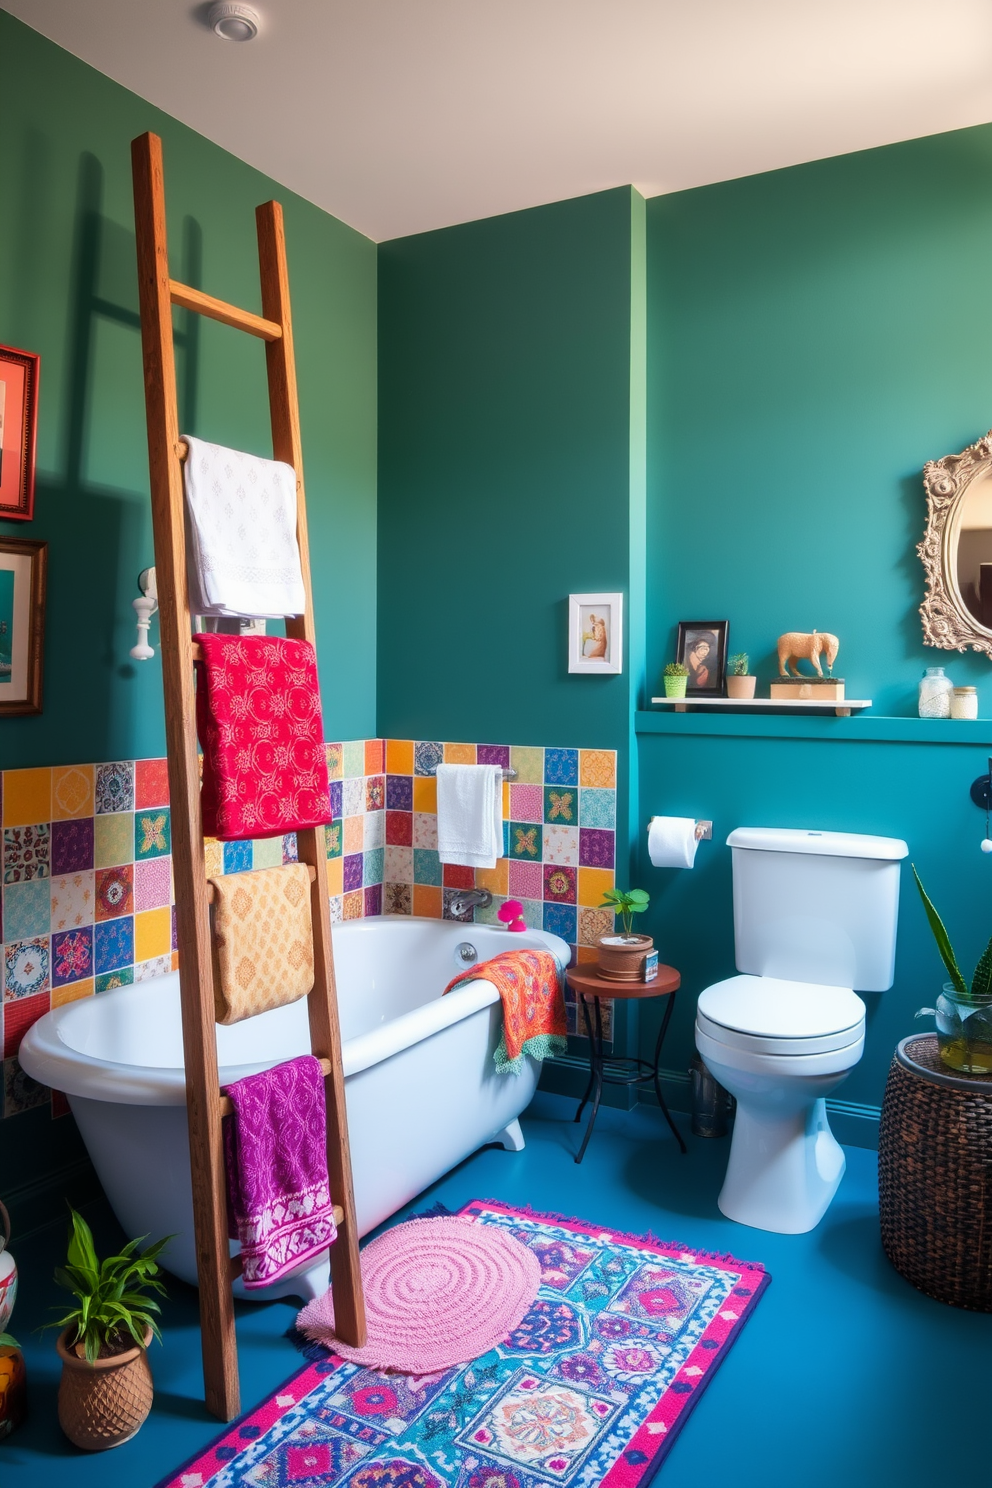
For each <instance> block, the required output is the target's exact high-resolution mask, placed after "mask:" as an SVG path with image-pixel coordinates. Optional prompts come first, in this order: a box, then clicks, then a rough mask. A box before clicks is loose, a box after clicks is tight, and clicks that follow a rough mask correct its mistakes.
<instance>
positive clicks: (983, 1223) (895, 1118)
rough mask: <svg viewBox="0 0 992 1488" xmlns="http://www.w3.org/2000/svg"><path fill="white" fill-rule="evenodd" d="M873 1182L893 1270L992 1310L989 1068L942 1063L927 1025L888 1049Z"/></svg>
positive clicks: (951, 1299) (959, 1303)
mask: <svg viewBox="0 0 992 1488" xmlns="http://www.w3.org/2000/svg"><path fill="white" fill-rule="evenodd" d="M878 1186H879V1217H880V1219H881V1224H882V1245H883V1247H884V1249H885V1253H886V1255H887V1256H888V1258H889V1260H890V1261H891V1262H892V1264H893V1266H895V1268H896V1270H897V1271H898V1272H899V1273H900V1274H901V1275H902V1276H905V1278H906V1280H907V1281H911V1282H912V1283H913V1285H914V1286H916V1287H919V1289H920V1291H921V1292H926V1294H927V1296H928V1297H935V1298H936V1299H937V1301H938V1302H947V1303H950V1305H951V1306H952V1307H967V1308H970V1309H971V1310H972V1311H974V1312H992V1076H989V1075H964V1074H961V1075H955V1074H951V1073H950V1072H948V1071H947V1070H946V1067H945V1066H943V1065H942V1064H941V1062H940V1056H939V1054H938V1052H937V1039H936V1035H935V1034H924V1035H922V1036H921V1035H915V1036H914V1037H910V1038H906V1039H903V1040H902V1042H901V1043H900V1045H899V1047H898V1048H897V1050H896V1053H895V1058H894V1059H893V1061H892V1067H891V1069H890V1070H889V1078H888V1082H887V1083H886V1087H885V1099H884V1101H883V1103H882V1124H881V1130H880V1132H879V1143H878Z"/></svg>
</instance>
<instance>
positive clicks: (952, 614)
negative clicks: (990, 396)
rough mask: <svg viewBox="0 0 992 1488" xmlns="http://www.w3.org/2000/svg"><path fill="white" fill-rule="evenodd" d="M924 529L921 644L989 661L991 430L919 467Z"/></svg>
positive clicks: (991, 653)
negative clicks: (973, 653)
mask: <svg viewBox="0 0 992 1488" xmlns="http://www.w3.org/2000/svg"><path fill="white" fill-rule="evenodd" d="M923 484H924V486H925V488H926V493H927V527H926V532H925V533H924V534H923V541H922V542H921V543H919V544H918V545H917V549H916V551H917V552H918V553H919V555H920V559H921V561H922V563H923V567H924V570H925V571H926V578H927V592H926V596H925V598H924V600H923V603H922V604H921V605H920V614H921V616H922V617H923V639H924V641H925V642H926V644H927V645H928V646H940V647H942V648H943V649H944V650H945V651H964V650H966V649H967V648H968V646H971V648H972V650H974V651H984V652H986V654H987V655H989V656H992V431H990V432H989V433H988V434H986V435H985V436H984V438H982V439H979V440H978V441H977V442H976V443H975V444H971V445H969V446H968V448H967V449H966V450H962V452H961V454H959V455H945V456H944V458H943V459H942V460H928V461H927V463H926V465H925V466H924V467H923Z"/></svg>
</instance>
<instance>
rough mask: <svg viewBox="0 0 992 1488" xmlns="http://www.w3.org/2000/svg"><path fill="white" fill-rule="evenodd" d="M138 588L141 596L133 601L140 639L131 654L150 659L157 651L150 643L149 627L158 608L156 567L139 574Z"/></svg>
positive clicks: (132, 648) (135, 657)
mask: <svg viewBox="0 0 992 1488" xmlns="http://www.w3.org/2000/svg"><path fill="white" fill-rule="evenodd" d="M138 588H139V589H140V590H141V594H140V596H139V598H138V599H132V601H131V604H132V605H133V606H134V612H135V614H136V615H137V617H138V640H137V643H136V644H135V645H134V646H132V647H131V655H132V656H133V658H134V660H135V661H150V660H151V659H152V657H153V656H154V655H155V652H154V650H153V648H152V647H151V646H149V644H148V627H149V626H150V625H151V623H152V616H153V615H154V613H155V611H156V610H157V609H158V589H157V587H156V584H155V570H154V568H143V569H142V570H141V572H140V574H139V575H138Z"/></svg>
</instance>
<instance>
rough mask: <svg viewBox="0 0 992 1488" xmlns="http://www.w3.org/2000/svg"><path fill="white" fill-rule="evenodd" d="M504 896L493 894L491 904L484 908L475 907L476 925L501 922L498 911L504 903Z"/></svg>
mask: <svg viewBox="0 0 992 1488" xmlns="http://www.w3.org/2000/svg"><path fill="white" fill-rule="evenodd" d="M506 898H507V896H506V895H505V894H494V895H493V902H492V904H489V905H487V906H486V908H485V909H477V910H476V911H475V923H476V924H477V925H499V924H501V923H502V921H501V920H500V918H499V911H500V909H501V908H502V906H503V905H504V904H505V903H506Z"/></svg>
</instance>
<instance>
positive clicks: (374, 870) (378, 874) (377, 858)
mask: <svg viewBox="0 0 992 1488" xmlns="http://www.w3.org/2000/svg"><path fill="white" fill-rule="evenodd" d="M362 856H363V858H364V870H363V875H362V877H363V881H364V887H365V888H367V889H369V888H371V887H372V886H373V885H374V884H381V883H382V869H383V859H384V858H385V848H382V847H373V848H370V849H369V850H368V851H367V852H366V853H363V855H362Z"/></svg>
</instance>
